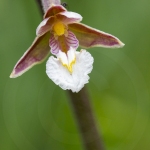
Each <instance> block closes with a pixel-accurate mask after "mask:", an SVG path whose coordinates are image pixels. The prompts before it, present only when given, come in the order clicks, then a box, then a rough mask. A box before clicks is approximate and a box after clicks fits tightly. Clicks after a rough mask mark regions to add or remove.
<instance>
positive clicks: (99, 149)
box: [68, 87, 104, 150]
mask: <svg viewBox="0 0 150 150" xmlns="http://www.w3.org/2000/svg"><path fill="white" fill-rule="evenodd" d="M68 94H69V97H70V101H71V104H72V107H73V110H74V114H75V116H76V121H77V124H78V127H79V130H80V133H81V137H82V140H83V145H84V147H85V149H86V150H104V147H103V142H102V139H101V137H100V135H99V132H98V129H97V126H96V123H95V118H94V115H93V112H92V108H91V105H90V100H89V95H88V92H87V90H86V88H85V87H84V88H83V89H82V90H81V91H80V92H79V93H73V92H71V91H68Z"/></svg>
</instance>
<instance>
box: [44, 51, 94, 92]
mask: <svg viewBox="0 0 150 150" xmlns="http://www.w3.org/2000/svg"><path fill="white" fill-rule="evenodd" d="M75 54H76V63H75V64H74V65H73V72H72V73H70V72H69V71H68V69H67V68H66V67H64V66H63V65H62V63H61V62H60V60H59V59H58V58H54V57H53V56H51V57H50V58H49V59H48V61H47V63H46V73H47V75H48V77H49V78H50V79H51V80H52V81H53V82H54V83H55V84H56V85H59V86H60V87H61V88H62V89H63V90H72V92H79V91H80V90H81V89H82V88H83V87H84V84H86V83H88V80H89V76H88V74H89V73H90V72H91V71H92V69H93V61H94V59H93V57H92V56H91V54H90V53H89V52H87V51H86V50H81V51H80V52H75Z"/></svg>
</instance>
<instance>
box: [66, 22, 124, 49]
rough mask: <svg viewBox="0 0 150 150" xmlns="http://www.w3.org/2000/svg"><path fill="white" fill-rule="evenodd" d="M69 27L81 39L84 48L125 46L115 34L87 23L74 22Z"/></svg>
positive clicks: (80, 43) (80, 42)
mask: <svg viewBox="0 0 150 150" xmlns="http://www.w3.org/2000/svg"><path fill="white" fill-rule="evenodd" d="M68 27H69V30H70V31H72V32H73V33H74V34H75V36H76V37H77V39H78V40H79V45H80V46H82V47H84V48H90V47H108V48H119V47H123V46H124V44H123V43H122V42H121V41H120V40H119V39H118V38H116V37H115V36H113V35H111V34H108V33H105V32H102V31H99V30H97V29H94V28H91V27H89V26H87V25H84V24H81V23H73V24H69V25H68Z"/></svg>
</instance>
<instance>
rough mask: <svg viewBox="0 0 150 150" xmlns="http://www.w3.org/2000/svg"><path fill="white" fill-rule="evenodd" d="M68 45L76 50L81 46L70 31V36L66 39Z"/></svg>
mask: <svg viewBox="0 0 150 150" xmlns="http://www.w3.org/2000/svg"><path fill="white" fill-rule="evenodd" d="M66 43H67V45H68V46H70V47H73V48H74V49H77V48H78V46H79V41H78V39H77V38H76V36H75V35H74V34H73V33H72V32H71V31H68V36H67V37H66Z"/></svg>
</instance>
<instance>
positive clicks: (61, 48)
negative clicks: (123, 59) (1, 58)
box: [10, 5, 124, 92]
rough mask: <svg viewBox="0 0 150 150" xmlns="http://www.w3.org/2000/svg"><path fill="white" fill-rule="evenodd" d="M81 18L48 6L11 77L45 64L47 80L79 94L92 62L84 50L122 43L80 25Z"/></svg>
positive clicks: (59, 8) (105, 34)
mask: <svg viewBox="0 0 150 150" xmlns="http://www.w3.org/2000/svg"><path fill="white" fill-rule="evenodd" d="M81 20H82V16H81V15H80V14H78V13H75V12H70V11H67V10H66V8H64V7H63V6H62V5H51V6H50V7H49V9H48V10H47V11H46V13H45V14H44V19H43V21H42V22H41V23H40V24H39V26H38V27H37V29H36V35H37V37H36V38H35V40H34V42H33V43H32V45H31V46H30V47H29V49H28V50H27V51H26V52H25V54H24V55H23V56H22V57H21V59H20V60H19V61H18V62H17V64H16V65H15V67H14V69H13V71H12V73H11V75H10V77H11V78H16V77H18V76H20V75H22V74H23V73H24V72H26V71H27V70H29V69H30V68H31V67H32V66H34V65H36V64H38V63H41V62H42V61H43V60H44V59H45V58H46V57H47V56H48V54H49V52H51V53H52V54H53V55H54V56H50V57H49V59H48V61H47V63H46V73H47V75H48V77H49V78H50V79H51V80H52V81H53V82H54V83H55V84H56V85H59V86H60V87H61V88H62V89H64V90H67V89H68V90H72V91H73V92H78V91H80V90H81V89H82V88H83V86H84V84H86V83H88V80H89V76H88V74H89V73H90V72H91V71H92V69H93V66H92V65H93V62H94V59H93V57H92V56H91V54H90V53H89V52H87V51H86V50H84V49H82V50H81V51H77V48H78V47H79V45H80V46H81V47H83V48H90V47H107V48H119V47H122V46H124V44H123V43H122V42H121V41H120V40H119V39H118V38H116V37H115V36H112V35H110V34H108V33H105V32H102V31H99V30H97V29H94V28H91V27H89V26H87V25H84V24H82V23H80V22H81Z"/></svg>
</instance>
